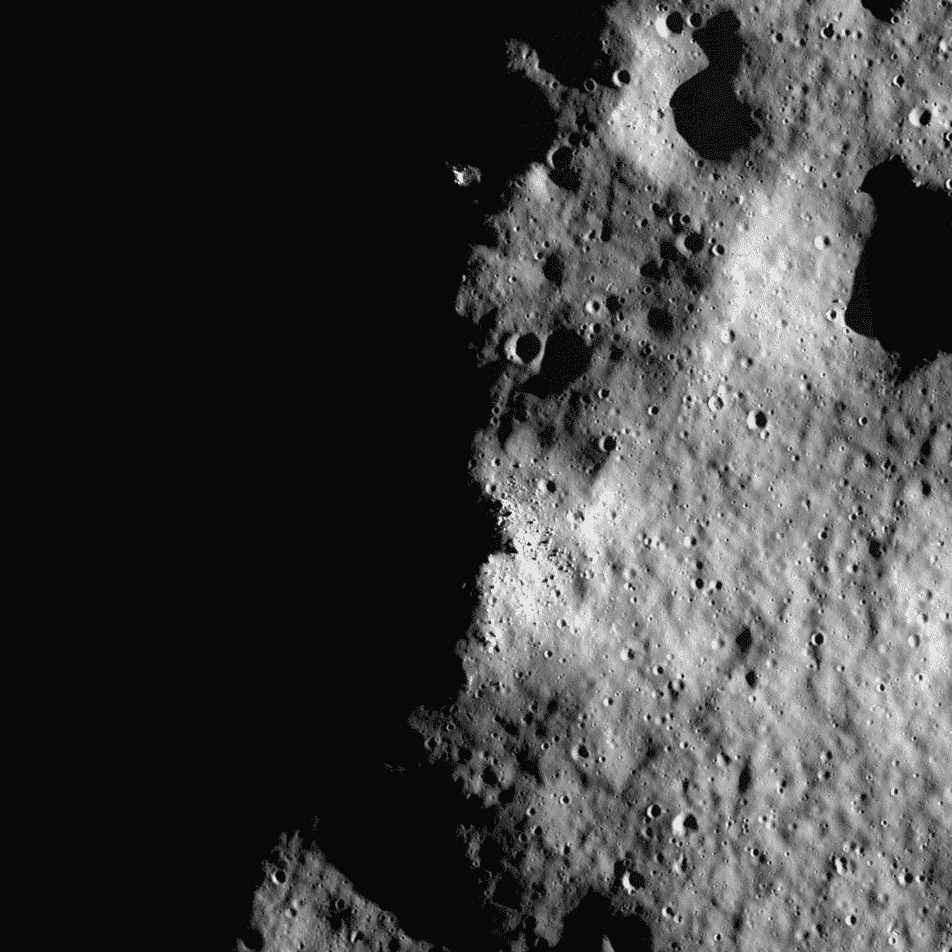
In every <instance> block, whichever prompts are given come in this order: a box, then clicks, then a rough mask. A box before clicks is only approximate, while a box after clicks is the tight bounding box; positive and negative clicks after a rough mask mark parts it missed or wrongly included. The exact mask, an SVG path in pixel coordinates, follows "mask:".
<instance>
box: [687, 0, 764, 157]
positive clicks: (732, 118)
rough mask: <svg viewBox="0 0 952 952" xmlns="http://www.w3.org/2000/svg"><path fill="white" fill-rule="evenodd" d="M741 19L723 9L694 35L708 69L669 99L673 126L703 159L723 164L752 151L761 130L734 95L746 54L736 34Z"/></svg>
mask: <svg viewBox="0 0 952 952" xmlns="http://www.w3.org/2000/svg"><path fill="white" fill-rule="evenodd" d="M739 27H740V21H739V20H738V19H737V16H736V15H735V14H734V13H732V12H730V11H722V12H721V13H718V14H716V15H715V16H714V17H712V18H711V20H710V21H708V23H707V25H706V26H704V27H702V28H701V29H700V30H698V31H697V32H696V33H695V34H694V37H693V39H694V42H695V43H697V44H698V46H700V47H701V49H702V50H703V51H704V54H705V55H706V56H707V58H708V63H709V65H708V67H707V69H704V70H702V71H701V72H700V73H698V74H697V75H696V76H692V77H691V79H689V80H687V81H686V82H684V83H682V84H681V85H680V86H679V87H678V88H677V89H676V90H675V91H674V95H672V97H671V101H670V105H671V111H672V113H673V115H674V126H675V128H676V129H677V131H678V133H679V134H680V135H681V137H682V138H683V139H684V141H685V142H687V144H688V145H689V146H690V147H691V148H692V149H693V150H694V151H695V152H696V153H697V154H698V155H699V156H701V158H704V159H708V160H710V161H726V160H728V159H730V158H731V157H732V156H733V155H734V154H735V153H737V152H742V151H744V150H746V149H747V148H749V147H750V143H751V141H752V140H753V138H754V137H755V136H756V135H757V134H758V132H759V131H760V130H759V127H758V126H757V123H756V122H754V120H753V118H752V117H751V111H750V109H749V108H748V107H747V106H745V105H744V104H743V103H742V102H741V101H740V100H739V99H738V98H737V95H736V93H735V92H734V87H733V81H734V78H735V77H736V75H737V70H738V68H739V66H740V62H741V57H742V56H743V53H744V44H743V41H742V40H741V39H740V37H739V36H738V35H737V30H738V28H739Z"/></svg>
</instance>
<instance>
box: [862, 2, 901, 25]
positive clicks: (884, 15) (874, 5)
mask: <svg viewBox="0 0 952 952" xmlns="http://www.w3.org/2000/svg"><path fill="white" fill-rule="evenodd" d="M862 4H863V9H865V10H866V11H867V12H869V13H871V14H872V15H873V16H874V17H876V19H877V20H882V21H883V23H889V21H890V20H892V18H893V17H894V16H895V14H896V11H897V10H898V9H899V8H900V7H901V6H902V0H862Z"/></svg>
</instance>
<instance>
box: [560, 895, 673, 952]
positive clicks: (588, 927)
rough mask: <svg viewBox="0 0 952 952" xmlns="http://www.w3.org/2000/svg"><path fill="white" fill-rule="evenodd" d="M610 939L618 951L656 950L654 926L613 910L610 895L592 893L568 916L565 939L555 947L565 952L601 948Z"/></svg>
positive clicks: (642, 951)
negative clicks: (603, 941)
mask: <svg viewBox="0 0 952 952" xmlns="http://www.w3.org/2000/svg"><path fill="white" fill-rule="evenodd" d="M603 938H605V939H608V941H609V942H610V943H611V944H612V947H613V948H614V949H615V950H616V952H621V950H624V952H653V950H654V936H653V935H652V932H651V927H650V926H649V925H648V924H647V923H646V922H645V921H644V920H643V919H642V918H641V917H640V916H637V915H629V916H624V915H620V914H619V913H617V912H616V911H615V910H613V909H612V906H611V902H610V901H609V900H608V898H607V897H605V896H603V895H601V894H599V893H589V894H588V895H587V896H586V897H585V898H584V899H583V900H582V901H581V902H580V903H579V904H578V906H577V907H576V908H575V909H573V910H572V912H571V913H569V915H568V916H566V918H565V927H564V931H563V932H562V938H561V939H560V940H559V942H558V944H557V945H556V946H555V948H557V949H559V950H560V952H561V950H564V952H581V950H583V949H592V950H593V952H598V950H600V949H602V948H603V946H602V939H603Z"/></svg>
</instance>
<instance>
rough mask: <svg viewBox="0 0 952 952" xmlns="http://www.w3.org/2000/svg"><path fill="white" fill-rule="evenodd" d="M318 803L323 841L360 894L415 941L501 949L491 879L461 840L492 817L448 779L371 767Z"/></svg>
mask: <svg viewBox="0 0 952 952" xmlns="http://www.w3.org/2000/svg"><path fill="white" fill-rule="evenodd" d="M317 798H318V800H320V801H322V803H321V805H322V809H323V813H322V814H321V818H320V822H319V823H318V824H317V827H316V830H315V839H316V842H317V844H318V845H319V846H320V848H321V849H322V850H323V851H324V853H325V854H326V855H327V857H328V859H329V860H330V861H331V862H333V863H334V865H335V866H336V867H337V868H338V869H339V870H340V871H341V872H342V873H343V874H344V875H345V876H347V878H348V879H350V881H351V882H352V883H353V885H354V888H355V889H356V890H357V892H358V893H360V894H361V895H363V896H365V897H366V898H368V899H370V900H371V901H372V902H375V903H377V904H378V905H379V906H381V907H382V908H383V909H386V910H388V911H390V912H392V913H394V915H395V916H396V917H397V919H398V921H399V923H400V927H401V928H402V929H404V930H405V931H406V932H407V933H408V934H409V935H411V936H413V937H414V938H418V939H422V940H424V941H427V942H433V943H435V944H436V945H437V946H440V945H445V946H446V947H447V948H448V949H451V950H452V952H485V950H486V949H492V948H495V947H496V944H497V943H496V941H494V935H493V932H494V928H493V921H492V920H493V917H492V916H491V915H488V914H487V910H486V909H485V897H484V892H485V888H486V885H487V881H486V876H485V874H481V871H480V870H475V869H473V868H472V867H471V865H470V864H469V861H468V860H467V858H466V852H465V847H464V844H463V843H462V842H461V841H460V839H459V838H458V835H457V828H458V826H459V825H461V824H462V825H474V826H477V827H478V826H479V825H481V824H483V823H484V822H485V819H484V817H483V816H482V815H481V813H482V811H481V807H467V806H466V805H465V804H464V803H463V802H462V800H461V798H460V796H459V792H458V790H457V789H455V788H454V786H453V784H452V781H451V780H450V779H449V778H448V777H447V776H446V774H444V773H443V772H441V771H438V770H433V769H427V768H425V767H415V768H407V769H405V770H404V771H403V772H394V771H390V770H387V769H386V768H382V767H379V766H377V767H372V766H370V765H367V766H366V767H365V768H364V769H363V770H361V771H359V772H356V773H354V774H352V775H351V776H349V777H347V778H345V782H343V783H342V784H341V785H340V787H339V788H338V789H337V790H335V791H334V792H333V793H332V794H330V795H324V794H323V793H318V794H317ZM450 808H452V809H450Z"/></svg>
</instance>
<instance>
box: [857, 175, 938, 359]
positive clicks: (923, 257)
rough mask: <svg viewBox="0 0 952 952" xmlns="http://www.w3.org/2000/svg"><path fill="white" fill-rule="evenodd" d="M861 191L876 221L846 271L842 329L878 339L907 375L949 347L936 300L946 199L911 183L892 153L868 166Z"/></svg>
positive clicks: (934, 191) (910, 179)
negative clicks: (852, 268)
mask: <svg viewBox="0 0 952 952" xmlns="http://www.w3.org/2000/svg"><path fill="white" fill-rule="evenodd" d="M860 191H862V192H864V193H866V194H867V195H869V196H870V197H871V198H872V200H873V204H874V210H875V223H874V225H873V230H872V232H871V233H870V236H869V238H868V239H867V241H866V244H865V246H864V247H863V251H862V253H861V254H860V258H859V263H858V264H857V266H856V272H855V274H854V275H853V287H852V290H851V293H850V299H849V302H848V304H847V306H846V314H845V322H846V326H847V327H848V328H850V330H852V331H854V332H855V333H857V334H860V335H861V336H863V337H868V338H873V339H875V340H878V341H879V343H880V344H881V345H882V347H883V348H884V349H885V350H886V351H887V352H889V353H890V354H891V355H892V356H893V357H894V358H895V359H896V360H897V362H898V364H899V367H900V370H901V371H902V372H903V373H905V374H908V373H909V372H910V371H912V370H914V369H915V368H916V367H917V366H919V365H920V364H922V363H923V362H924V361H929V360H933V359H935V357H936V356H938V354H939V352H946V353H948V352H952V319H950V317H949V316H948V308H947V307H945V308H944V307H943V306H942V304H941V301H942V300H943V298H944V297H946V296H947V295H945V294H944V290H945V283H946V279H945V271H946V270H947V268H948V260H947V257H948V254H949V249H950V248H952V199H950V198H949V196H947V195H945V194H944V193H943V192H941V191H940V190H938V189H934V188H928V187H925V186H921V187H917V186H916V185H915V183H914V182H913V180H912V176H911V174H910V172H909V170H908V169H907V168H906V166H905V165H904V164H903V162H902V160H901V159H899V158H898V157H897V156H894V157H892V158H891V159H889V160H887V161H886V162H883V163H881V164H880V165H877V166H876V167H875V168H873V169H871V170H870V171H869V172H868V173H867V175H866V177H865V179H864V180H863V184H862V186H861V187H860Z"/></svg>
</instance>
